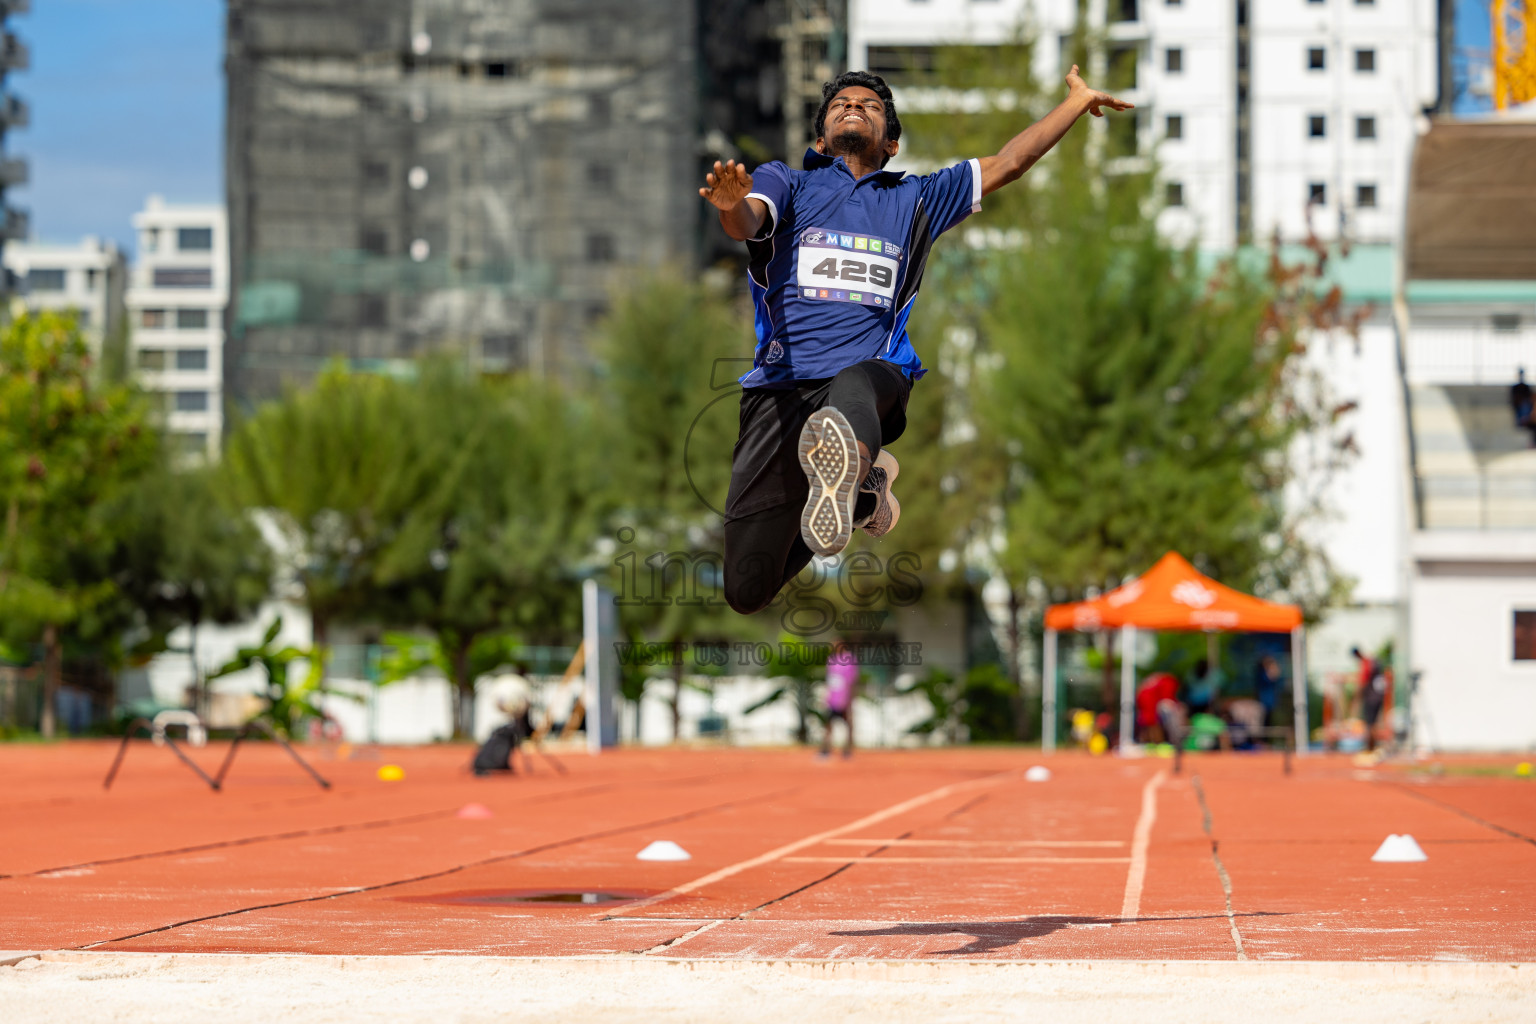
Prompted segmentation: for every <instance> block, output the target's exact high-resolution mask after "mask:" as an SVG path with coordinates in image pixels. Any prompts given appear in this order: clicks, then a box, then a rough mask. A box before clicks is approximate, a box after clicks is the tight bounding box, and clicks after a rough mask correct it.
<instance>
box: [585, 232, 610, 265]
mask: <svg viewBox="0 0 1536 1024" xmlns="http://www.w3.org/2000/svg"><path fill="white" fill-rule="evenodd" d="M615 255H616V254H615V251H614V246H613V236H612V235H588V236H587V262H588V263H612V262H613V260H614V256H615Z"/></svg>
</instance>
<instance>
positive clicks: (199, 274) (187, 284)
mask: <svg viewBox="0 0 1536 1024" xmlns="http://www.w3.org/2000/svg"><path fill="white" fill-rule="evenodd" d="M153 281H154V286H155V287H156V288H212V287H213V268H212V267H156V268H155V274H154V278H153Z"/></svg>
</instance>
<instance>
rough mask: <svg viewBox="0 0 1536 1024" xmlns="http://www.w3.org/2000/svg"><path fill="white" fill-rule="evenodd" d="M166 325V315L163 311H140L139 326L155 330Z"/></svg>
mask: <svg viewBox="0 0 1536 1024" xmlns="http://www.w3.org/2000/svg"><path fill="white" fill-rule="evenodd" d="M165 325H166V313H165V310H163V309H141V310H139V326H140V327H148V328H150V329H151V330H155V329H158V328H161V327H164V326H165Z"/></svg>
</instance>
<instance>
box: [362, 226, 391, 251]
mask: <svg viewBox="0 0 1536 1024" xmlns="http://www.w3.org/2000/svg"><path fill="white" fill-rule="evenodd" d="M360 241H361V242H362V249H363V252H366V253H369V254H370V255H373V256H383V255H385V254H386V253H388V252H389V232H388V231H386V230H385V229H384V228H381V227H366V228H363V233H362V235H361V237H360Z"/></svg>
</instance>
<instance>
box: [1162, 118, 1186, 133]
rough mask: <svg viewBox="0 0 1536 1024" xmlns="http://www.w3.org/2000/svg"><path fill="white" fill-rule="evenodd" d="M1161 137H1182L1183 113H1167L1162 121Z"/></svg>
mask: <svg viewBox="0 0 1536 1024" xmlns="http://www.w3.org/2000/svg"><path fill="white" fill-rule="evenodd" d="M1163 137H1164V138H1169V139H1182V138H1183V137H1184V115H1183V114H1169V115H1168V118H1167V120H1165V121H1164V122H1163Z"/></svg>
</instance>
